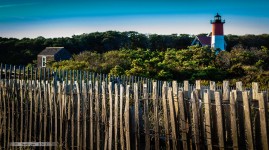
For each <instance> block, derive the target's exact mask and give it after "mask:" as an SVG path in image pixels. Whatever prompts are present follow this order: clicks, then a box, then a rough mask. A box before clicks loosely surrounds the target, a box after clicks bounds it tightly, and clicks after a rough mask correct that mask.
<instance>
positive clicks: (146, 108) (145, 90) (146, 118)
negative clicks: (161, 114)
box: [143, 84, 150, 150]
mask: <svg viewBox="0 0 269 150" xmlns="http://www.w3.org/2000/svg"><path fill="white" fill-rule="evenodd" d="M143 97H144V124H145V143H146V147H145V149H146V150H150V132H149V106H148V105H149V95H148V87H147V84H143Z"/></svg>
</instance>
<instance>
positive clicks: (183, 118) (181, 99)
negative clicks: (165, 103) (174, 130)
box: [178, 90, 188, 149]
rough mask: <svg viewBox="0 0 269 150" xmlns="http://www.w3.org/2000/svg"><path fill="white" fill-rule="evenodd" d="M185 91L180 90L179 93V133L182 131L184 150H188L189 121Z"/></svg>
mask: <svg viewBox="0 0 269 150" xmlns="http://www.w3.org/2000/svg"><path fill="white" fill-rule="evenodd" d="M183 96H184V95H183V91H181V90H179V91H178V100H179V107H180V108H179V111H180V112H179V114H180V120H179V122H180V128H179V131H180V130H181V138H182V143H183V149H188V144H187V119H186V113H185V111H186V109H185V103H184V97H183Z"/></svg>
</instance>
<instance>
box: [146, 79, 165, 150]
mask: <svg viewBox="0 0 269 150" xmlns="http://www.w3.org/2000/svg"><path fill="white" fill-rule="evenodd" d="M162 104H163V122H164V128H165V143H166V149H170V143H169V140H170V136H169V134H170V133H169V120H170V119H169V118H168V112H167V107H168V106H167V82H164V83H163V86H162ZM145 119H147V120H148V118H145ZM147 130H148V129H147ZM148 132H149V131H148ZM148 138H150V137H149V136H148ZM149 142H150V141H149ZM149 144H150V143H149Z"/></svg>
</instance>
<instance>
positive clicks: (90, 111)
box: [70, 76, 94, 150]
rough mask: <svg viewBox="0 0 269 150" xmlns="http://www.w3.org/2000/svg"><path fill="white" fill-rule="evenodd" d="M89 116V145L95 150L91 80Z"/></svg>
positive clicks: (90, 85) (90, 87) (91, 86)
mask: <svg viewBox="0 0 269 150" xmlns="http://www.w3.org/2000/svg"><path fill="white" fill-rule="evenodd" d="M70 79H72V77H71V76H70ZM88 103H89V115H90V119H89V122H90V127H89V128H90V130H89V136H90V138H89V143H90V149H91V150H93V148H94V145H93V144H94V143H93V141H94V140H93V138H94V129H93V82H92V81H91V80H90V81H89V101H88Z"/></svg>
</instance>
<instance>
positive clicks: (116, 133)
mask: <svg viewBox="0 0 269 150" xmlns="http://www.w3.org/2000/svg"><path fill="white" fill-rule="evenodd" d="M137 99H138V98H137ZM118 104H119V90H118V84H117V83H116V84H115V106H114V113H115V117H114V119H115V120H114V123H115V124H114V131H115V138H114V140H115V148H114V149H115V150H117V149H118V120H119V114H118V112H119V108H118V107H119V106H118ZM138 131H139V130H138Z"/></svg>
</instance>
